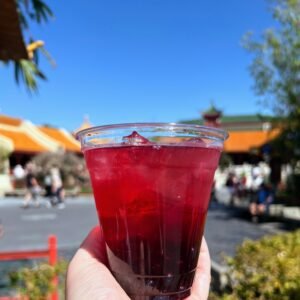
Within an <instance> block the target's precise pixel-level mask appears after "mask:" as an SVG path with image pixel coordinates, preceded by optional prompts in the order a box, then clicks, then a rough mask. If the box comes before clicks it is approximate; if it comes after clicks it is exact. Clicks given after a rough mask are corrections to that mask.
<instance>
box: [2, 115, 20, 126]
mask: <svg viewBox="0 0 300 300" xmlns="http://www.w3.org/2000/svg"><path fill="white" fill-rule="evenodd" d="M0 123H1V124H5V125H10V126H20V125H21V123H22V120H21V119H18V118H12V117H9V116H6V115H0Z"/></svg>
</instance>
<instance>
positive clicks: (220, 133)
mask: <svg viewBox="0 0 300 300" xmlns="http://www.w3.org/2000/svg"><path fill="white" fill-rule="evenodd" d="M135 127H136V129H137V131H138V128H147V127H163V128H165V129H166V130H171V131H172V130H173V131H175V130H176V129H186V130H187V129H193V130H195V131H198V132H202V133H206V134H209V133H210V134H212V135H214V136H215V138H216V137H217V138H219V139H220V140H221V141H223V142H224V141H225V140H226V139H227V138H228V136H229V134H228V132H227V131H225V130H223V129H220V128H215V127H210V126H204V125H198V124H186V123H176V122H175V123H167V122H165V123H164V122H137V123H118V124H109V125H100V126H93V127H90V128H86V129H83V130H80V131H78V132H77V133H76V134H75V137H76V139H78V140H79V141H81V139H82V137H84V136H85V135H86V134H89V133H95V132H97V131H105V130H111V129H122V128H124V129H126V128H133V129H135Z"/></svg>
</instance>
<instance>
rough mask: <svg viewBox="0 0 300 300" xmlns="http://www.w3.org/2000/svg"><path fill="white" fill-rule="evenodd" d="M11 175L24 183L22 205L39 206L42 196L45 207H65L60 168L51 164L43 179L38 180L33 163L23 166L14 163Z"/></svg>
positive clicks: (26, 206)
mask: <svg viewBox="0 0 300 300" xmlns="http://www.w3.org/2000/svg"><path fill="white" fill-rule="evenodd" d="M13 176H14V178H15V179H16V180H18V181H20V180H23V181H24V183H25V188H26V192H25V196H24V202H23V205H22V207H23V208H28V207H30V206H31V205H33V206H35V207H39V206H40V205H41V204H42V201H41V200H42V197H41V196H44V197H43V199H44V204H45V206H47V207H54V206H55V207H57V208H59V209H63V208H65V202H64V199H65V191H64V188H63V181H62V178H61V173H60V170H59V168H58V167H57V166H55V165H53V166H52V167H51V168H50V170H49V171H48V172H47V173H46V175H45V176H44V178H43V181H42V182H40V181H39V180H38V178H37V176H36V172H35V165H34V164H33V163H32V162H28V163H27V164H26V166H25V168H23V167H22V166H21V165H16V166H15V168H14V170H13Z"/></svg>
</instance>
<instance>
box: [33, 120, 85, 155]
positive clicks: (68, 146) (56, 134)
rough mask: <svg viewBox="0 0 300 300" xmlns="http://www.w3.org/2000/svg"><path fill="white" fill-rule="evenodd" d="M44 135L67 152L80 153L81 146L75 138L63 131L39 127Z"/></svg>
mask: <svg viewBox="0 0 300 300" xmlns="http://www.w3.org/2000/svg"><path fill="white" fill-rule="evenodd" d="M38 128H39V129H40V130H41V131H42V132H43V133H45V134H46V135H48V136H49V137H50V138H52V139H54V140H55V141H57V142H58V143H60V144H61V145H62V147H63V148H64V149H65V150H67V151H73V152H80V151H81V150H80V144H79V143H78V142H77V141H76V140H75V139H74V138H73V136H72V135H71V134H69V133H67V132H65V131H64V130H62V129H57V128H53V127H45V126H41V127H38Z"/></svg>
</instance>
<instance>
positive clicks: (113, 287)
mask: <svg viewBox="0 0 300 300" xmlns="http://www.w3.org/2000/svg"><path fill="white" fill-rule="evenodd" d="M105 253H106V252H105V244H104V240H103V233H102V230H101V228H100V227H95V228H94V229H93V230H92V231H91V232H90V233H89V235H88V236H87V237H86V239H85V240H84V241H83V243H82V245H81V246H80V248H79V249H78V250H77V252H76V254H75V256H74V257H73V259H72V260H71V262H70V264H69V268H68V274H67V282H66V299H67V300H85V299H86V300H117V299H118V300H130V298H129V297H128V296H127V295H126V293H125V291H124V290H123V289H122V288H121V286H120V285H119V284H118V283H117V281H116V280H115V279H114V277H113V276H112V275H111V273H110V271H109V270H108V268H107V267H106V265H107V257H106V254H105ZM210 268H211V261H210V256H209V251H208V248H207V244H206V241H205V239H204V238H203V240H202V245H201V250H200V255H199V259H198V265H197V269H196V275H195V279H194V284H193V286H192V290H191V295H190V296H189V297H188V298H186V299H185V300H207V299H208V293H209V285H210Z"/></svg>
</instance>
